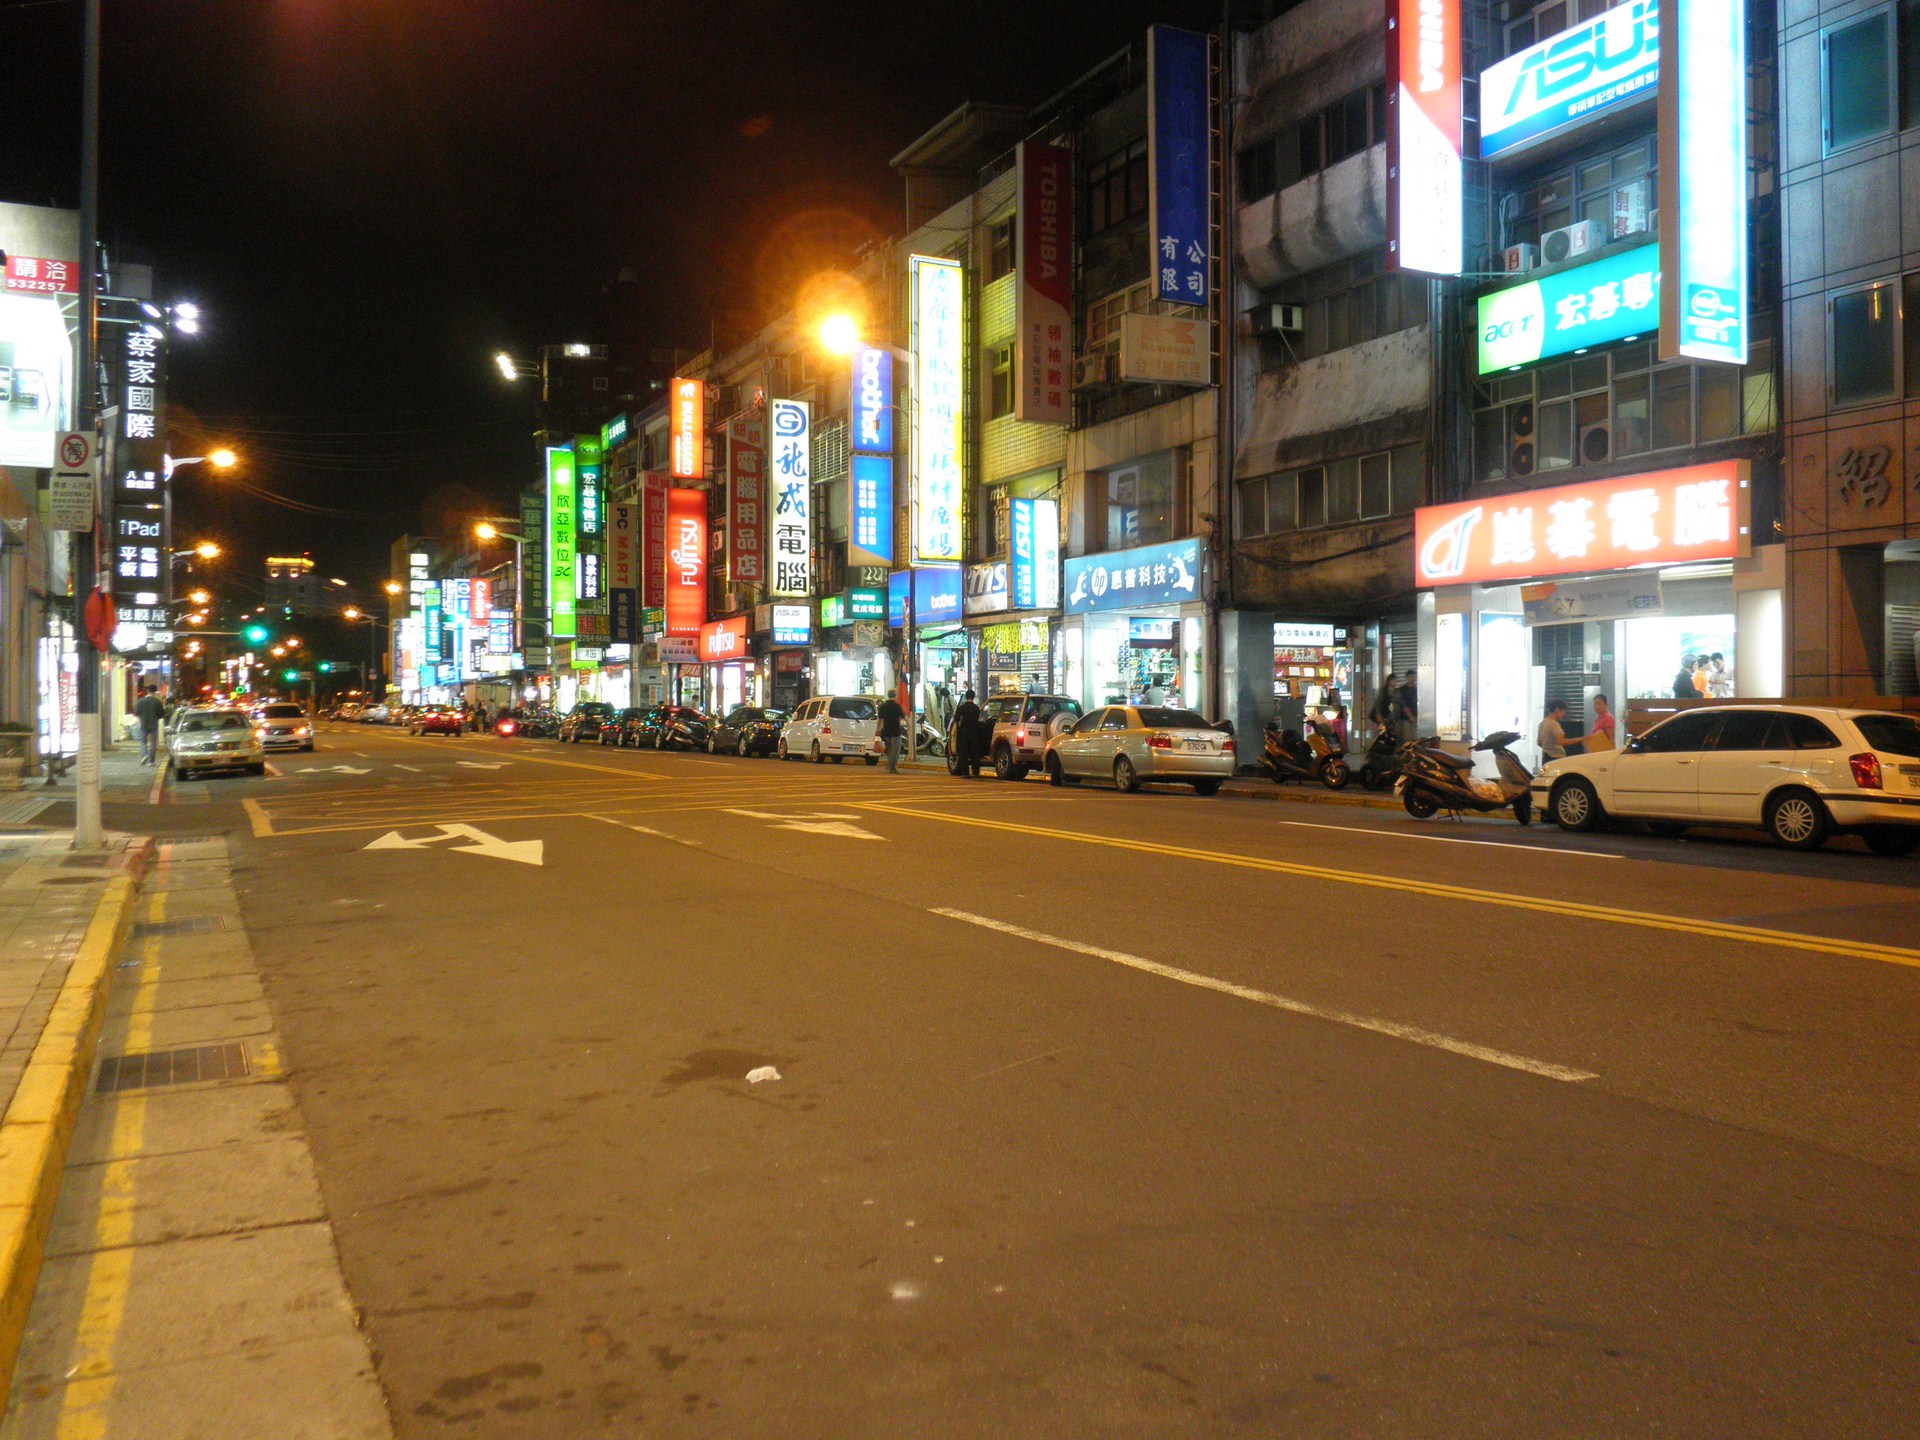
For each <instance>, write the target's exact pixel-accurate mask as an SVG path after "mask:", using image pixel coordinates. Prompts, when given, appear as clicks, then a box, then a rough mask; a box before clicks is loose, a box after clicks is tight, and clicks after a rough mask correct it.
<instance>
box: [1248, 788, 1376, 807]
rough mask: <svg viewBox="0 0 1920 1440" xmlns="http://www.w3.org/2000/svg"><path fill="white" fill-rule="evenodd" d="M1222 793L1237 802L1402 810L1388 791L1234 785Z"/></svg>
mask: <svg viewBox="0 0 1920 1440" xmlns="http://www.w3.org/2000/svg"><path fill="white" fill-rule="evenodd" d="M1220 793H1221V795H1222V796H1231V797H1232V798H1233V799H1235V800H1281V801H1286V802H1288V803H1290V804H1294V805H1346V806H1349V807H1351V808H1356V809H1361V810H1398V809H1400V808H1402V807H1401V804H1400V801H1399V800H1397V799H1395V798H1394V795H1393V792H1392V791H1388V792H1387V793H1386V794H1384V795H1375V794H1359V795H1346V794H1342V793H1340V792H1339V791H1336V790H1326V789H1320V790H1308V789H1305V788H1301V789H1298V790H1295V789H1289V788H1285V787H1282V786H1279V785H1270V786H1268V787H1267V788H1266V789H1264V790H1262V789H1258V788H1248V789H1244V790H1243V789H1240V788H1238V787H1236V786H1233V785H1225V786H1222V787H1221V790H1220Z"/></svg>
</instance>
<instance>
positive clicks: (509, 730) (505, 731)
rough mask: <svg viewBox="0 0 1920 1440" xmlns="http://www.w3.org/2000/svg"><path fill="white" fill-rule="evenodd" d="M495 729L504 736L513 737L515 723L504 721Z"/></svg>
mask: <svg viewBox="0 0 1920 1440" xmlns="http://www.w3.org/2000/svg"><path fill="white" fill-rule="evenodd" d="M495 728H497V729H498V730H499V731H500V733H501V734H502V735H511V734H513V721H511V720H502V721H501V722H500V724H499V725H498V726H497V727H495Z"/></svg>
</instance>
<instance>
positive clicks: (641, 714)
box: [600, 705, 647, 745]
mask: <svg viewBox="0 0 1920 1440" xmlns="http://www.w3.org/2000/svg"><path fill="white" fill-rule="evenodd" d="M646 713H647V711H646V707H645V706H642V705H630V706H628V707H627V708H626V709H625V710H622V711H620V713H619V714H617V715H615V716H614V717H613V718H612V719H611V720H609V721H607V723H606V724H604V725H602V726H601V727H600V743H601V744H602V745H637V744H639V743H640V742H639V741H638V740H636V739H635V738H634V735H635V733H636V732H637V730H638V729H639V725H640V722H641V720H643V719H644V718H645V717H646Z"/></svg>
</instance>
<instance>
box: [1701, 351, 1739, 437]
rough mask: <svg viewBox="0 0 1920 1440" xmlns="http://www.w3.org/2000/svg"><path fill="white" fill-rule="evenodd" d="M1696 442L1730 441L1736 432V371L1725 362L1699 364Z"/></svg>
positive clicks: (1737, 421) (1737, 405)
mask: <svg viewBox="0 0 1920 1440" xmlns="http://www.w3.org/2000/svg"><path fill="white" fill-rule="evenodd" d="M1698 379H1699V387H1700V431H1699V434H1700V443H1701V444H1702V445H1704V444H1706V443H1707V442H1708V441H1709V440H1731V439H1732V438H1733V437H1734V436H1736V435H1738V434H1739V433H1740V372H1739V371H1738V370H1735V369H1733V368H1731V367H1730V366H1725V365H1702V366H1701V367H1700V371H1699V377H1698Z"/></svg>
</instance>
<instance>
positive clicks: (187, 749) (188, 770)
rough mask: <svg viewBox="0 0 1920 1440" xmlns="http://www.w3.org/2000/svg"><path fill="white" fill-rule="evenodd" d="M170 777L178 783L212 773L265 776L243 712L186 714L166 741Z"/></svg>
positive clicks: (263, 755)
mask: <svg viewBox="0 0 1920 1440" xmlns="http://www.w3.org/2000/svg"><path fill="white" fill-rule="evenodd" d="M167 751H168V753H169V755H170V756H171V758H172V760H173V771H174V774H176V775H177V776H179V777H180V778H181V779H182V780H190V779H192V778H193V777H194V776H195V775H206V774H210V773H211V772H213V771H215V770H244V771H245V772H246V773H247V774H249V775H264V774H266V773H267V756H266V752H265V751H264V750H262V749H261V747H260V737H259V736H258V735H257V734H255V733H254V728H253V722H252V721H251V720H249V719H248V718H247V714H246V712H245V711H244V710H225V709H205V710H192V711H189V712H188V713H187V715H186V717H185V718H184V719H182V720H181V722H180V724H179V726H178V728H177V729H175V730H174V732H173V734H172V735H170V736H169V737H168V738H167Z"/></svg>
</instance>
